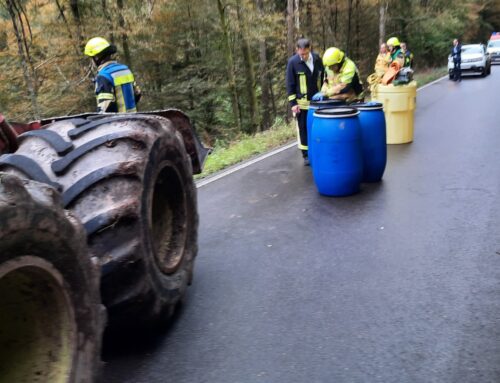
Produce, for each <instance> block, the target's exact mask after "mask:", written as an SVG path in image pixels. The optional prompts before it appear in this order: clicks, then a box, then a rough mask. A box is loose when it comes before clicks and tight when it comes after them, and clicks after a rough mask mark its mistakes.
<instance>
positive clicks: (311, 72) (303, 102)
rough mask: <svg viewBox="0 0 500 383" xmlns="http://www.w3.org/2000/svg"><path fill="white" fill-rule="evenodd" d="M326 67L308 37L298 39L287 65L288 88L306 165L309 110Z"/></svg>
mask: <svg viewBox="0 0 500 383" xmlns="http://www.w3.org/2000/svg"><path fill="white" fill-rule="evenodd" d="M323 75H324V68H323V62H322V61H321V58H320V57H319V56H318V55H317V54H316V53H312V52H311V43H310V42H309V40H308V39H303V38H302V39H299V40H298V41H297V47H296V54H295V55H293V56H292V57H290V59H289V60H288V64H287V67H286V90H287V95H288V102H289V103H290V108H291V109H292V113H293V114H294V116H295V117H296V118H297V125H298V130H299V132H298V147H299V149H300V150H301V151H302V156H303V157H304V165H309V160H308V156H307V149H308V146H307V111H308V109H309V101H310V100H311V99H312V97H313V96H314V95H315V94H316V93H318V92H319V88H320V87H321V83H322V81H323Z"/></svg>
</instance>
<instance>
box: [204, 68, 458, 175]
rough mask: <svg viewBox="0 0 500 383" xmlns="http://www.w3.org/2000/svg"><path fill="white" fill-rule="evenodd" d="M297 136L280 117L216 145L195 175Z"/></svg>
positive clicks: (421, 75)
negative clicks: (263, 127)
mask: <svg viewBox="0 0 500 383" xmlns="http://www.w3.org/2000/svg"><path fill="white" fill-rule="evenodd" d="M447 73H448V70H447V68H446V67H442V68H435V69H426V70H423V71H420V72H417V73H415V76H414V77H415V80H417V82H418V85H419V86H423V85H425V84H428V83H430V82H432V81H434V80H437V79H438V78H441V77H443V76H444V75H446V74H447ZM295 137H296V129H295V125H294V124H293V123H292V124H287V123H286V122H285V121H284V120H282V119H278V120H277V121H276V122H275V124H274V125H273V127H272V128H271V129H269V130H267V131H265V132H263V133H257V134H256V135H254V136H243V137H241V138H240V139H239V140H238V141H235V142H231V143H229V144H228V145H226V146H219V147H217V146H216V147H215V148H214V149H213V151H212V153H211V154H210V155H209V156H208V158H207V161H206V162H205V167H204V169H203V173H202V174H200V175H197V176H195V178H196V179H199V178H203V177H207V176H209V175H210V174H213V173H216V172H218V171H220V170H222V169H225V168H227V167H229V166H231V165H234V164H237V163H239V162H241V161H244V160H247V159H249V158H252V157H254V156H257V155H259V154H262V153H265V152H267V151H269V150H272V149H275V148H277V147H280V146H282V145H284V144H286V143H288V142H290V141H292V140H293V139H295Z"/></svg>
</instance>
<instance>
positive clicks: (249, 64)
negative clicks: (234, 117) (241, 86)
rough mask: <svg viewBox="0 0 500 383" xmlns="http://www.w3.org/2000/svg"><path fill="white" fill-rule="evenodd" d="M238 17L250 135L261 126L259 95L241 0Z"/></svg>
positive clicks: (238, 5) (239, 1) (239, 0)
mask: <svg viewBox="0 0 500 383" xmlns="http://www.w3.org/2000/svg"><path fill="white" fill-rule="evenodd" d="M236 15H237V17H238V24H239V28H240V33H241V42H242V44H241V50H242V52H243V61H244V63H245V80H246V88H247V89H246V91H247V96H248V109H249V112H250V129H249V132H248V133H255V132H256V131H257V129H258V126H259V121H258V117H257V94H256V92H255V85H256V81H255V70H254V68H253V66H254V62H253V58H252V52H251V51H250V45H249V43H248V39H247V36H248V30H247V26H246V21H245V18H244V15H242V8H241V0H236Z"/></svg>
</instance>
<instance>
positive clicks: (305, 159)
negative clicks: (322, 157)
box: [304, 157, 311, 166]
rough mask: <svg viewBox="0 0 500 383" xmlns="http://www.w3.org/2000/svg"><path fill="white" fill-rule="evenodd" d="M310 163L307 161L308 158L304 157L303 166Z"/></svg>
mask: <svg viewBox="0 0 500 383" xmlns="http://www.w3.org/2000/svg"><path fill="white" fill-rule="evenodd" d="M310 165H311V164H310V163H309V158H307V157H304V166H310Z"/></svg>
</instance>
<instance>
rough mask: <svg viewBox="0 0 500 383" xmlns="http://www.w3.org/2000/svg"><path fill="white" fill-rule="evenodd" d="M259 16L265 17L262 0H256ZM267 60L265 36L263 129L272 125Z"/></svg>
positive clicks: (262, 45) (261, 46)
mask: <svg viewBox="0 0 500 383" xmlns="http://www.w3.org/2000/svg"><path fill="white" fill-rule="evenodd" d="M255 4H256V6H257V10H258V14H259V17H260V18H262V17H264V5H263V4H262V0H255ZM268 66H269V64H268V62H267V43H266V39H265V38H264V37H261V38H260V39H259V73H260V88H261V98H260V103H261V110H262V119H261V125H260V127H261V130H267V129H269V128H270V126H271V116H270V102H271V100H270V98H271V89H270V87H271V81H270V80H269V70H268Z"/></svg>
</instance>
